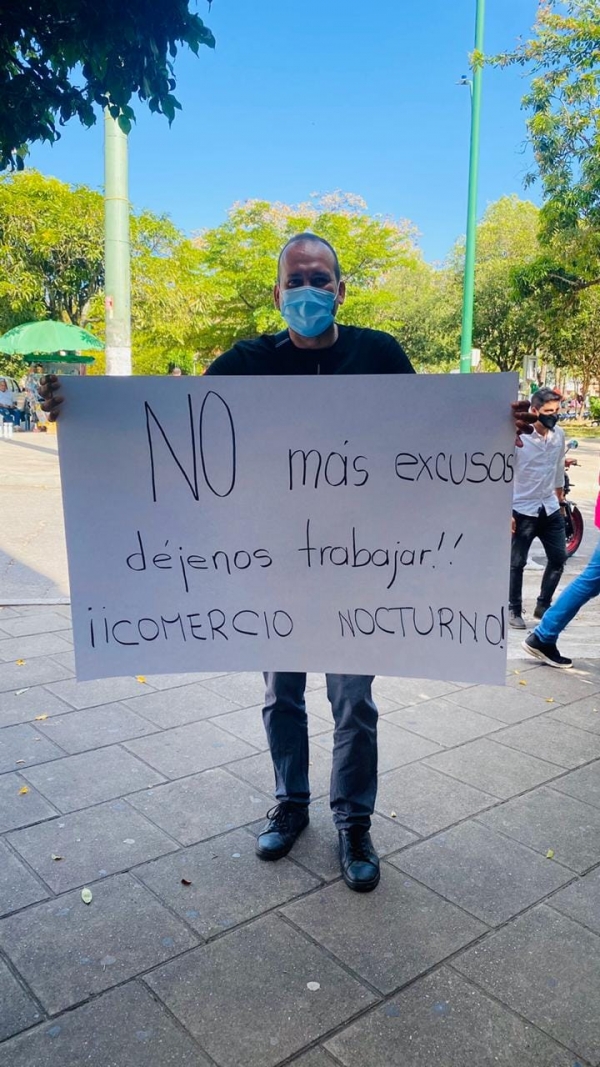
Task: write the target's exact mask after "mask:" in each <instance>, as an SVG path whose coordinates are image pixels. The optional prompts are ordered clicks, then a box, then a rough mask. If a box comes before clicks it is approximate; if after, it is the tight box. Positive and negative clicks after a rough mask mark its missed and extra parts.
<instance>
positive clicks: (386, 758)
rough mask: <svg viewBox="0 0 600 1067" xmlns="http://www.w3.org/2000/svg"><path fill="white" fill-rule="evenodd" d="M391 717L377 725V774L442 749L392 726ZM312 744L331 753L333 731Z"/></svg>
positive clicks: (319, 737) (381, 720)
mask: <svg viewBox="0 0 600 1067" xmlns="http://www.w3.org/2000/svg"><path fill="white" fill-rule="evenodd" d="M392 718H393V716H391V715H389V716H388V717H387V719H380V720H379V722H378V724H377V741H378V750H379V751H378V762H379V773H380V774H384V773H385V772H386V771H392V770H394V769H395V768H396V767H403V766H404V765H405V764H407V763H414V762H415V760H419V759H422V758H423V756H430V755H432V754H433V753H435V752H441V751H442V749H441V748H440V746H439V745H436V744H435V742H434V741H428V740H427V739H426V738H424V737H420V736H419V734H414V733H410V731H409V730H403V729H402V728H401V727H400V726H394V725H393V722H392V721H390V720H392ZM314 744H315V745H318V746H319V747H320V748H324V749H325V750H326V751H327V752H329V753H331V752H332V751H333V731H330V732H329V733H327V734H321V735H320V736H318V737H315V739H314Z"/></svg>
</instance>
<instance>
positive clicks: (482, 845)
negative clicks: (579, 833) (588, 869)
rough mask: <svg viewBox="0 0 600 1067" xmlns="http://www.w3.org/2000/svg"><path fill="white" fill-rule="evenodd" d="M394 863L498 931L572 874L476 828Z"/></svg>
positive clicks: (450, 834) (457, 829)
mask: <svg viewBox="0 0 600 1067" xmlns="http://www.w3.org/2000/svg"><path fill="white" fill-rule="evenodd" d="M389 862H390V863H392V864H393V865H394V866H395V867H398V868H399V869H400V870H402V871H406V873H407V874H410V875H412V877H413V878H418V880H419V881H420V882H424V883H425V885H428V886H429V887H430V888H431V889H434V890H435V891H436V893H440V894H441V895H442V896H443V897H446V898H447V899H448V900H451V901H453V902H454V903H455V904H458V905H459V906H460V907H461V908H464V909H465V911H469V912H471V914H472V915H475V916H476V918H478V919H481V921H482V922H484V923H487V924H488V926H496V925H498V924H499V923H502V922H505V921H506V920H507V919H510V918H511V917H512V916H513V915H516V914H517V913H518V912H520V911H523V909H524V908H527V907H529V906H530V905H531V904H535V903H537V901H539V900H542V899H543V898H544V897H546V896H547V895H548V894H549V893H551V892H552V891H553V890H555V889H558V887H559V886H561V885H565V883H566V882H568V881H569V880H570V879H571V878H572V874H571V872H570V871H567V870H565V868H564V867H560V866H559V865H558V864H557V863H550V862H549V860H547V859H546V858H544V857H542V856H538V855H536V854H535V853H533V852H532V851H531V849H528V848H525V846H524V845H520V844H517V843H516V842H515V841H511V840H510V839H509V838H507V837H503V836H502V835H501V834H497V833H494V831H493V830H489V829H488V828H486V827H484V826H480V825H478V824H477V823H474V822H467V823H463V824H462V826H454V827H453V828H452V829H451V830H446V831H445V832H444V833H442V834H439V835H438V836H436V837H434V838H431V840H429V841H423V842H422V843H421V844H418V845H414V846H413V847H412V848H409V849H406V850H405V851H404V852H402V853H401V854H400V855H398V856H392V857H391V858H390V861H389Z"/></svg>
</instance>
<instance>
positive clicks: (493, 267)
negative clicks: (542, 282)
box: [452, 196, 540, 371]
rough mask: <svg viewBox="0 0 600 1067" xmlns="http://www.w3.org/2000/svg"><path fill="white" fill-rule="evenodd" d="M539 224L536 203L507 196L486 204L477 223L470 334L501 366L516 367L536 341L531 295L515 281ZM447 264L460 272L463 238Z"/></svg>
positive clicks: (530, 256)
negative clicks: (473, 314) (475, 267)
mask: <svg viewBox="0 0 600 1067" xmlns="http://www.w3.org/2000/svg"><path fill="white" fill-rule="evenodd" d="M538 227H539V210H538V208H536V207H535V205H534V204H532V203H530V202H529V201H524V200H519V199H518V197H516V196H510V197H502V198H501V199H500V200H498V201H497V202H496V203H495V204H492V205H490V207H489V208H488V209H487V211H486V212H485V215H484V217H483V219H482V221H481V222H480V224H479V226H478V228H477V269H476V274H475V318H474V332H473V340H474V344H475V346H476V347H477V348H480V349H481V351H482V354H483V358H484V361H485V362H487V363H488V364H491V365H492V366H494V367H496V368H497V369H498V370H501V371H514V370H517V369H519V368H520V367H521V365H522V363H523V358H524V356H526V355H528V354H530V353H533V352H534V351H535V348H536V345H537V343H538V341H539V322H538V313H537V305H536V303H535V299H534V297H533V295H528V294H525V293H523V292H521V291H520V290H519V288H518V284H517V282H518V278H519V277H520V275H521V274H522V272H523V271H525V270H526V269H527V268H528V267H529V266H530V265H531V264H533V263H535V262H536V261H537V259H538V257H539V255H540V245H539V240H538ZM452 264H453V268H454V270H455V272H456V274H457V278H461V277H462V271H463V267H464V244H463V243H459V245H458V246H457V247H456V249H455V251H454V255H453V257H452Z"/></svg>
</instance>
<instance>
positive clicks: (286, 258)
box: [281, 241, 335, 274]
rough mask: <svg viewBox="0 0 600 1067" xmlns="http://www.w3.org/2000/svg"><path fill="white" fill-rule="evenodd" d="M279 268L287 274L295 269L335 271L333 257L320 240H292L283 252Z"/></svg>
mask: <svg viewBox="0 0 600 1067" xmlns="http://www.w3.org/2000/svg"><path fill="white" fill-rule="evenodd" d="M281 269H282V270H285V272H286V273H287V274H291V273H293V271H296V270H326V271H327V272H328V273H331V274H333V273H335V259H334V257H333V253H332V251H331V249H330V248H328V247H327V245H324V244H322V243H321V241H294V242H293V244H291V245H288V247H287V248H286V249H285V251H284V252H283V255H282V257H281Z"/></svg>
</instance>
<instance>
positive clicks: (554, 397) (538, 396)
mask: <svg viewBox="0 0 600 1067" xmlns="http://www.w3.org/2000/svg"><path fill="white" fill-rule="evenodd" d="M560 400H562V393H557V391H556V389H550V388H549V387H548V386H547V385H543V386H542V388H541V389H538V390H537V392H536V393H534V394H533V396H532V397H531V401H530V403H531V406H532V408H535V409H536V410H539V409H540V408H541V407H543V406H544V404H555V403H557V402H558V401H560Z"/></svg>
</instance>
